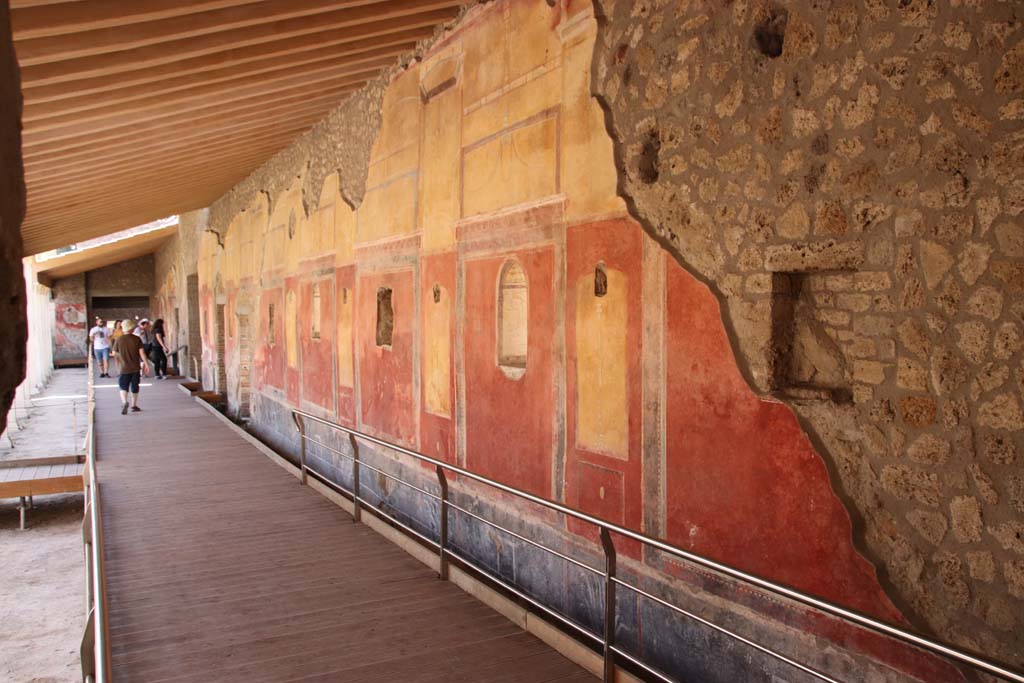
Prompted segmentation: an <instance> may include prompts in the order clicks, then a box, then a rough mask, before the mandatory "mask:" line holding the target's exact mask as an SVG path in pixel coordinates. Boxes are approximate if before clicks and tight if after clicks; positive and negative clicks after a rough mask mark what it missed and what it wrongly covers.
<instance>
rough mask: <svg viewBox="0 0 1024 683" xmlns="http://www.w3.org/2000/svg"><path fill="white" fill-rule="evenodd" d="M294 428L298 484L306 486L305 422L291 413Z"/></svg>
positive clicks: (297, 415)
mask: <svg viewBox="0 0 1024 683" xmlns="http://www.w3.org/2000/svg"><path fill="white" fill-rule="evenodd" d="M292 419H293V420H294V421H295V428H296V429H297V430H299V483H301V484H302V485H303V486H305V485H306V421H305V420H304V419H303V418H302V416H301V415H299V414H298V413H292Z"/></svg>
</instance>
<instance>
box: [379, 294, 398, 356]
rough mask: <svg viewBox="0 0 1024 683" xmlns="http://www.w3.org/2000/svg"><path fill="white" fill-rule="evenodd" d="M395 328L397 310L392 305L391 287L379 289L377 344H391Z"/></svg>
mask: <svg viewBox="0 0 1024 683" xmlns="http://www.w3.org/2000/svg"><path fill="white" fill-rule="evenodd" d="M394 330H395V311H394V309H393V308H392V307H391V288H389V287H379V288H378V289H377V346H391V341H392V338H393V336H394Z"/></svg>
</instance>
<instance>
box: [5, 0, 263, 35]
mask: <svg viewBox="0 0 1024 683" xmlns="http://www.w3.org/2000/svg"><path fill="white" fill-rule="evenodd" d="M258 2H261V0H185V1H183V0H134V1H133V2H124V0H91V1H90V2H64V0H56V2H52V3H37V4H27V3H24V2H23V1H19V0H13V1H12V2H11V8H12V11H11V29H12V31H11V32H12V33H13V34H14V39H15V40H27V39H29V38H42V37H45V36H58V35H63V34H65V33H76V32H79V31H89V30H94V29H99V28H107V27H111V26H123V25H125V24H134V23H139V22H143V21H153V20H156V19H167V18H169V17H176V16H180V15H182V14H195V13H198V12H207V11H210V10H217V9H223V8H225V7H232V6H235V5H245V4H254V3H258ZM58 3H59V6H57V7H54V6H53V5H54V4H58Z"/></svg>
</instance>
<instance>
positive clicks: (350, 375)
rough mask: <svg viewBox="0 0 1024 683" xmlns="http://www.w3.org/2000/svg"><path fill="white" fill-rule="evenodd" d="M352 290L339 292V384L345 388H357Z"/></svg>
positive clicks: (345, 289) (337, 299)
mask: <svg viewBox="0 0 1024 683" xmlns="http://www.w3.org/2000/svg"><path fill="white" fill-rule="evenodd" d="M354 298H355V297H353V296H352V290H351V289H348V288H344V287H343V288H342V289H341V291H339V292H338V296H337V298H336V305H337V307H338V312H337V316H338V325H337V328H338V384H340V385H341V386H343V387H349V388H352V387H354V386H355V376H356V371H355V357H354V354H353V351H352V306H353V304H352V300H353V299H354Z"/></svg>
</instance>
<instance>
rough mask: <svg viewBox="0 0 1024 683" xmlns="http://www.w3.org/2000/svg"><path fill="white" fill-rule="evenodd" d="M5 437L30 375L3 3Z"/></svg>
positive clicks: (0, 152)
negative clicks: (27, 371)
mask: <svg viewBox="0 0 1024 683" xmlns="http://www.w3.org/2000/svg"><path fill="white" fill-rule="evenodd" d="M0 169H3V172H2V173H0V272H3V273H4V277H3V278H0V320H3V321H4V324H3V325H2V326H0V433H2V432H3V430H4V427H5V426H6V424H7V411H8V409H9V408H10V406H11V401H13V400H14V392H15V390H16V389H17V387H18V385H19V384H21V380H22V378H23V377H24V376H25V339H26V336H27V335H28V323H27V322H26V318H25V305H26V300H25V281H24V279H23V278H22V277H20V273H21V272H22V271H21V257H22V253H21V221H22V219H23V218H24V217H25V180H24V174H23V170H22V163H21V84H20V79H19V77H18V63H17V60H16V59H15V56H14V46H13V44H12V42H11V24H10V13H9V9H8V6H7V3H0Z"/></svg>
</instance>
